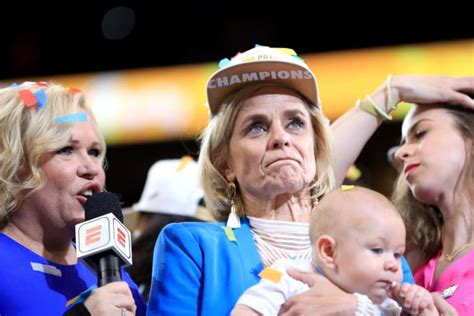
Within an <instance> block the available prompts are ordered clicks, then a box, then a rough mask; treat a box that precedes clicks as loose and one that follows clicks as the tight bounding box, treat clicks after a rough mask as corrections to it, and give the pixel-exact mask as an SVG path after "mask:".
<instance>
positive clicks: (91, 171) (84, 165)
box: [77, 157, 102, 179]
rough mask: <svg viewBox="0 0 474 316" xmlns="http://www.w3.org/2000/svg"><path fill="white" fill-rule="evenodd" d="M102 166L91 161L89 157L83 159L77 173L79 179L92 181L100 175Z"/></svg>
mask: <svg viewBox="0 0 474 316" xmlns="http://www.w3.org/2000/svg"><path fill="white" fill-rule="evenodd" d="M101 168H102V166H101V165H100V164H99V163H98V162H97V161H94V160H93V159H91V158H90V157H85V158H83V159H82V161H81V163H80V165H79V168H78V170H77V173H78V175H79V176H80V177H83V178H87V179H93V178H94V177H96V176H97V175H98V174H99V173H100V169H101Z"/></svg>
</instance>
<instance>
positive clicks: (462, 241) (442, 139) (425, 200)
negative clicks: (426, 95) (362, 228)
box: [393, 81, 474, 316]
mask: <svg viewBox="0 0 474 316" xmlns="http://www.w3.org/2000/svg"><path fill="white" fill-rule="evenodd" d="M470 91H471V92H474V81H473V82H472V86H471V90H470ZM394 157H395V159H396V161H397V162H398V163H399V165H400V166H401V167H400V168H399V169H400V174H399V177H398V181H397V183H396V187H395V190H394V193H393V199H394V202H395V205H396V206H397V207H398V208H399V210H400V212H401V213H402V215H403V217H404V219H405V222H406V224H407V227H408V229H409V230H411V231H412V232H413V234H411V235H409V236H408V243H407V244H408V247H409V248H408V250H409V253H408V257H407V258H408V259H409V260H410V263H411V265H412V267H413V268H414V271H415V273H414V275H415V281H416V282H417V283H418V284H420V285H421V286H424V287H426V288H427V289H428V290H430V291H432V292H438V293H441V296H443V297H445V298H446V300H447V302H449V303H450V304H451V305H452V306H453V307H454V308H456V310H457V312H458V313H459V315H466V316H467V315H472V314H473V312H474V294H473V293H474V265H473V264H472V263H473V262H474V107H473V108H471V109H468V108H465V109H464V108H462V107H460V106H457V107H453V106H448V105H443V104H439V105H438V106H429V107H428V106H424V105H415V106H414V107H413V108H412V110H411V111H410V112H409V113H408V115H407V116H406V118H405V120H404V122H403V126H402V142H401V145H400V147H399V148H398V150H397V151H396V152H395V154H394Z"/></svg>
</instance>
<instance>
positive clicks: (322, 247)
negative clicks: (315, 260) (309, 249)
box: [316, 235, 336, 270]
mask: <svg viewBox="0 0 474 316" xmlns="http://www.w3.org/2000/svg"><path fill="white" fill-rule="evenodd" d="M316 251H317V253H318V257H319V261H320V262H319V264H320V265H323V266H325V267H326V268H328V269H331V270H335V269H336V262H335V257H336V241H335V240H334V238H332V237H331V236H329V235H322V236H320V237H319V238H318V241H317V242H316Z"/></svg>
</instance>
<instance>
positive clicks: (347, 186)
mask: <svg viewBox="0 0 474 316" xmlns="http://www.w3.org/2000/svg"><path fill="white" fill-rule="evenodd" d="M352 189H354V186H353V185H341V190H342V191H350V190H352Z"/></svg>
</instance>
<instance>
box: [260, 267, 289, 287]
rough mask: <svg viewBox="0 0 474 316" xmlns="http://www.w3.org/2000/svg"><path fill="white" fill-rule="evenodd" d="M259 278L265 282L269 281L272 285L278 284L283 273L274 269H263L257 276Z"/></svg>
mask: <svg viewBox="0 0 474 316" xmlns="http://www.w3.org/2000/svg"><path fill="white" fill-rule="evenodd" d="M258 276H259V277H261V278H262V279H265V280H270V281H272V282H273V283H279V282H280V280H281V277H282V276H283V273H282V272H280V271H278V270H276V269H274V268H265V269H263V270H262V272H260V273H259V274H258Z"/></svg>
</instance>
